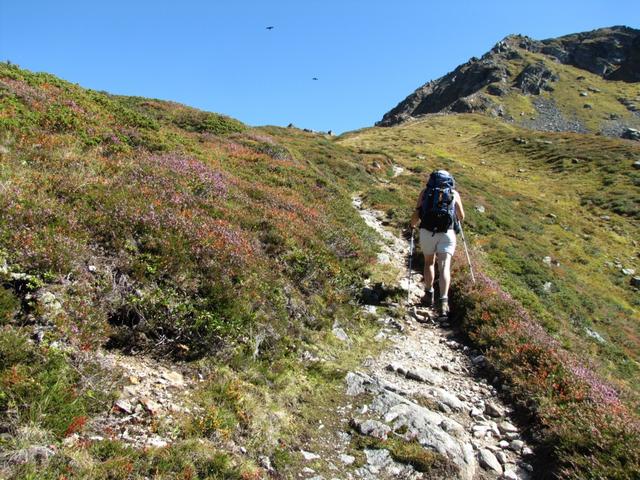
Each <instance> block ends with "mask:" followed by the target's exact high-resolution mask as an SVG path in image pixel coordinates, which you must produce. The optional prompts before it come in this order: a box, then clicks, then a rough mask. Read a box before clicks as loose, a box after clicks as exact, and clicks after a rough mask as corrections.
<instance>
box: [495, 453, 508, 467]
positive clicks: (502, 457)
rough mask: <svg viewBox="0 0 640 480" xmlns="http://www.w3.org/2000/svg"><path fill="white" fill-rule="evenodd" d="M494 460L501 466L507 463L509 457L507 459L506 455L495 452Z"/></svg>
mask: <svg viewBox="0 0 640 480" xmlns="http://www.w3.org/2000/svg"><path fill="white" fill-rule="evenodd" d="M496 458H497V459H498V461H499V462H500V463H501V464H502V465H504V464H505V463H507V462H508V461H509V457H507V454H506V453H504V452H502V451H500V452H496Z"/></svg>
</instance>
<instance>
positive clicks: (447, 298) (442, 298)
mask: <svg viewBox="0 0 640 480" xmlns="http://www.w3.org/2000/svg"><path fill="white" fill-rule="evenodd" d="M447 300H449V297H440V301H445V302H446V301H447Z"/></svg>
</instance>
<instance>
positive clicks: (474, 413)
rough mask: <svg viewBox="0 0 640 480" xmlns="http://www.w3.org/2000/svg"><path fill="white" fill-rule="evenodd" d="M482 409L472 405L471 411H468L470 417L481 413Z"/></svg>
mask: <svg viewBox="0 0 640 480" xmlns="http://www.w3.org/2000/svg"><path fill="white" fill-rule="evenodd" d="M482 412H483V410H480V409H479V408H476V407H473V408H472V409H471V412H470V413H469V414H470V415H471V416H472V417H479V416H481V415H482Z"/></svg>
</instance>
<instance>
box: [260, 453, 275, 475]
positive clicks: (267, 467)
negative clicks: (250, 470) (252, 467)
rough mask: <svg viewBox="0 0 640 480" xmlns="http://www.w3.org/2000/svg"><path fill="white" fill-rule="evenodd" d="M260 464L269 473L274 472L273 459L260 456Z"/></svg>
mask: <svg viewBox="0 0 640 480" xmlns="http://www.w3.org/2000/svg"><path fill="white" fill-rule="evenodd" d="M258 463H259V464H260V466H261V467H262V468H264V469H265V470H266V471H268V472H272V471H273V465H271V459H270V458H269V457H267V456H266V455H260V456H259V457H258Z"/></svg>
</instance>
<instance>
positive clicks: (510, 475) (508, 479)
mask: <svg viewBox="0 0 640 480" xmlns="http://www.w3.org/2000/svg"><path fill="white" fill-rule="evenodd" d="M502 478H503V479H504V480H520V477H519V476H518V474H517V473H516V472H514V471H513V470H505V471H504V474H503V475H502Z"/></svg>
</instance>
